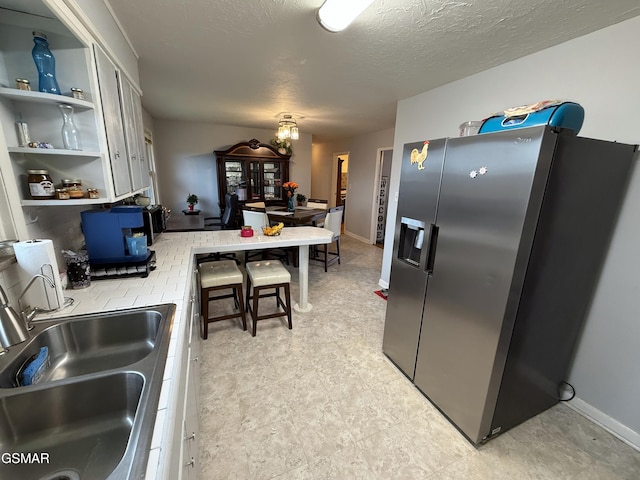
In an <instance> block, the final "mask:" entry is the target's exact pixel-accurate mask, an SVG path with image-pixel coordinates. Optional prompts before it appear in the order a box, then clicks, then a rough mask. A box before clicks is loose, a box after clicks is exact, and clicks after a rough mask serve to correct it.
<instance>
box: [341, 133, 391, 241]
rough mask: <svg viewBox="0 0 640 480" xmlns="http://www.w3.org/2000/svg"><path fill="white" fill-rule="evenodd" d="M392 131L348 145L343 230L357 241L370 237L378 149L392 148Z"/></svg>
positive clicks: (355, 138)
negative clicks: (356, 238) (347, 171)
mask: <svg viewBox="0 0 640 480" xmlns="http://www.w3.org/2000/svg"><path fill="white" fill-rule="evenodd" d="M393 132H394V131H393V128H389V129H386V130H382V131H379V132H374V133H370V134H366V135H360V136H358V137H354V138H352V139H351V140H350V142H349V186H348V188H347V208H346V211H345V231H346V232H349V233H351V234H353V235H355V236H357V237H358V238H361V239H367V240H369V241H370V243H375V238H371V222H372V221H373V201H374V200H373V198H374V195H375V193H376V192H377V189H378V185H376V181H375V180H376V177H375V175H376V162H377V159H378V149H379V148H384V147H388V146H390V145H393V135H394V133H393Z"/></svg>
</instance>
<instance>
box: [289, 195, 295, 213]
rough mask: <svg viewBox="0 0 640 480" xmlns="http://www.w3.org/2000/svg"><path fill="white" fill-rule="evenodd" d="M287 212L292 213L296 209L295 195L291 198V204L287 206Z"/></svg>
mask: <svg viewBox="0 0 640 480" xmlns="http://www.w3.org/2000/svg"><path fill="white" fill-rule="evenodd" d="M287 210H288V211H290V212H294V211H295V210H296V207H295V206H294V205H293V195H291V196H290V197H289V204H288V205H287Z"/></svg>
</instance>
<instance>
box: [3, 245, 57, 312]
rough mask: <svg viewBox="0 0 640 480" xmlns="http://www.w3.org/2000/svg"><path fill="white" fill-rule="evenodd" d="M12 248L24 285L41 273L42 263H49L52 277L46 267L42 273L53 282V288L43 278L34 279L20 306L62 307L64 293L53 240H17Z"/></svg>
mask: <svg viewBox="0 0 640 480" xmlns="http://www.w3.org/2000/svg"><path fill="white" fill-rule="evenodd" d="M13 250H14V252H15V254H16V260H17V262H18V265H19V267H20V270H21V271H22V275H23V282H24V283H23V285H24V286H26V285H27V283H26V282H28V281H29V280H31V278H32V277H33V276H34V275H39V274H43V268H42V266H43V265H47V264H48V265H51V268H52V270H53V278H51V270H49V268H48V267H46V268H45V269H44V274H45V275H46V276H47V277H49V278H51V280H52V281H53V283H54V284H55V289H53V288H51V287H50V286H49V285H48V284H46V283H45V282H44V281H43V280H36V281H35V282H34V283H33V285H32V286H31V288H30V289H29V291H28V292H27V293H26V294H25V296H24V299H23V300H22V301H21V304H22V306H23V307H24V306H26V305H29V306H31V307H40V308H44V309H49V308H58V307H62V306H63V305H64V294H63V293H62V284H61V282H60V274H59V270H58V262H57V260H56V254H55V250H54V248H53V241H51V240H48V239H35V240H28V241H25V242H17V243H14V244H13ZM45 285H46V288H45ZM47 299H48V300H47Z"/></svg>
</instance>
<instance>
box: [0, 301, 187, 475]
mask: <svg viewBox="0 0 640 480" xmlns="http://www.w3.org/2000/svg"><path fill="white" fill-rule="evenodd" d="M174 314H175V305H173V304H165V305H158V306H154V307H147V308H138V309H130V310H123V311H116V312H109V313H106V314H96V315H83V316H75V317H73V316H71V317H66V318H60V319H55V321H54V320H52V321H50V322H49V321H47V322H42V323H39V324H38V325H37V328H36V329H34V331H33V332H31V334H32V335H31V337H30V339H29V340H27V341H25V342H23V343H22V344H19V345H15V346H13V347H11V348H10V349H9V351H8V352H7V353H6V354H5V355H3V356H1V357H0V452H2V453H3V454H4V455H5V457H4V458H3V461H1V462H0V479H4V478H25V479H26V478H29V479H36V480H53V479H56V480H57V479H70V480H76V479H81V480H84V479H91V480H93V479H96V480H98V479H106V478H109V479H128V478H131V479H137V478H142V477H143V475H144V472H145V470H146V465H147V460H148V454H149V448H150V446H151V437H152V433H153V427H154V424H155V417H156V413H157V408H158V399H159V396H160V389H161V387H162V378H163V373H164V365H165V363H166V356H167V351H168V346H169V339H170V333H171V325H172V322H173V317H174ZM42 346H47V347H48V348H49V352H50V357H51V366H50V367H49V368H48V370H47V371H46V372H45V374H44V375H43V377H42V380H41V381H40V382H39V383H38V384H36V385H31V386H23V387H16V383H15V376H16V372H17V369H19V368H20V367H21V366H22V364H23V363H24V360H25V359H27V358H30V356H31V355H33V354H34V353H37V352H38V351H39V350H40V347H42ZM6 454H13V457H8V456H7V455H6ZM20 455H22V457H21V456H20ZM28 455H30V456H29V457H27V456H28ZM14 459H15V460H17V461H15V462H14V461H13V460H14ZM6 460H10V461H6Z"/></svg>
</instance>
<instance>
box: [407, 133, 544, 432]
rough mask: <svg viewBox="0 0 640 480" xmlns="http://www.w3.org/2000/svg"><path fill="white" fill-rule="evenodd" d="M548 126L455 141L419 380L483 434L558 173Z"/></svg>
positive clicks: (463, 424) (449, 412) (464, 426)
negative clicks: (551, 177)
mask: <svg viewBox="0 0 640 480" xmlns="http://www.w3.org/2000/svg"><path fill="white" fill-rule="evenodd" d="M544 132H545V129H544V128H529V129H522V130H520V131H517V132H516V131H510V132H503V133H495V134H487V135H479V136H475V137H462V138H457V139H452V140H449V142H448V144H447V153H446V157H445V163H444V170H443V174H442V185H441V189H440V199H439V205H438V221H437V224H438V226H439V228H440V231H439V237H438V247H437V252H436V256H435V264H434V273H433V276H432V277H430V278H429V286H428V289H427V294H426V298H425V307H424V313H423V321H422V328H421V333H420V347H419V351H418V358H417V363H416V372H415V384H416V386H417V387H418V388H419V389H420V390H421V391H422V392H423V393H424V394H425V395H427V396H428V397H429V399H430V400H431V401H432V402H433V403H434V404H435V405H436V406H437V407H438V408H439V409H440V410H441V411H443V413H444V414H445V415H446V416H447V417H448V418H449V419H450V420H451V421H452V422H453V423H454V424H456V425H457V426H458V428H459V429H460V430H462V432H463V433H464V434H465V435H466V436H467V437H468V438H469V439H470V440H472V441H473V442H475V443H478V442H480V441H481V440H482V438H483V437H484V436H486V435H487V434H488V433H489V432H488V431H487V430H488V429H489V428H490V421H491V413H492V408H493V406H494V405H495V398H496V397H497V390H498V388H499V379H500V375H501V373H500V372H501V369H502V368H504V359H505V358H506V349H507V348H508V337H509V332H510V329H511V328H512V326H513V318H514V317H515V310H516V308H517V298H518V297H519V293H520V290H521V288H522V281H523V278H524V269H525V268H526V263H527V260H528V252H529V250H530V246H531V242H532V240H533V233H534V231H535V223H536V220H537V216H538V214H539V209H540V204H541V201H542V196H543V192H544V185H545V183H546V178H547V176H548V173H549V168H550V163H551V157H552V152H553V145H554V142H555V135H554V134H549V135H548V136H547V137H551V138H550V139H549V140H548V141H544V142H543V136H544ZM547 137H544V138H547ZM543 144H544V145H547V146H546V147H545V148H544V150H545V152H546V153H545V155H540V151H541V148H542V147H543ZM539 157H540V159H539ZM510 302H511V304H510ZM513 302H515V305H514V304H513ZM487 412H488V413H487Z"/></svg>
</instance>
